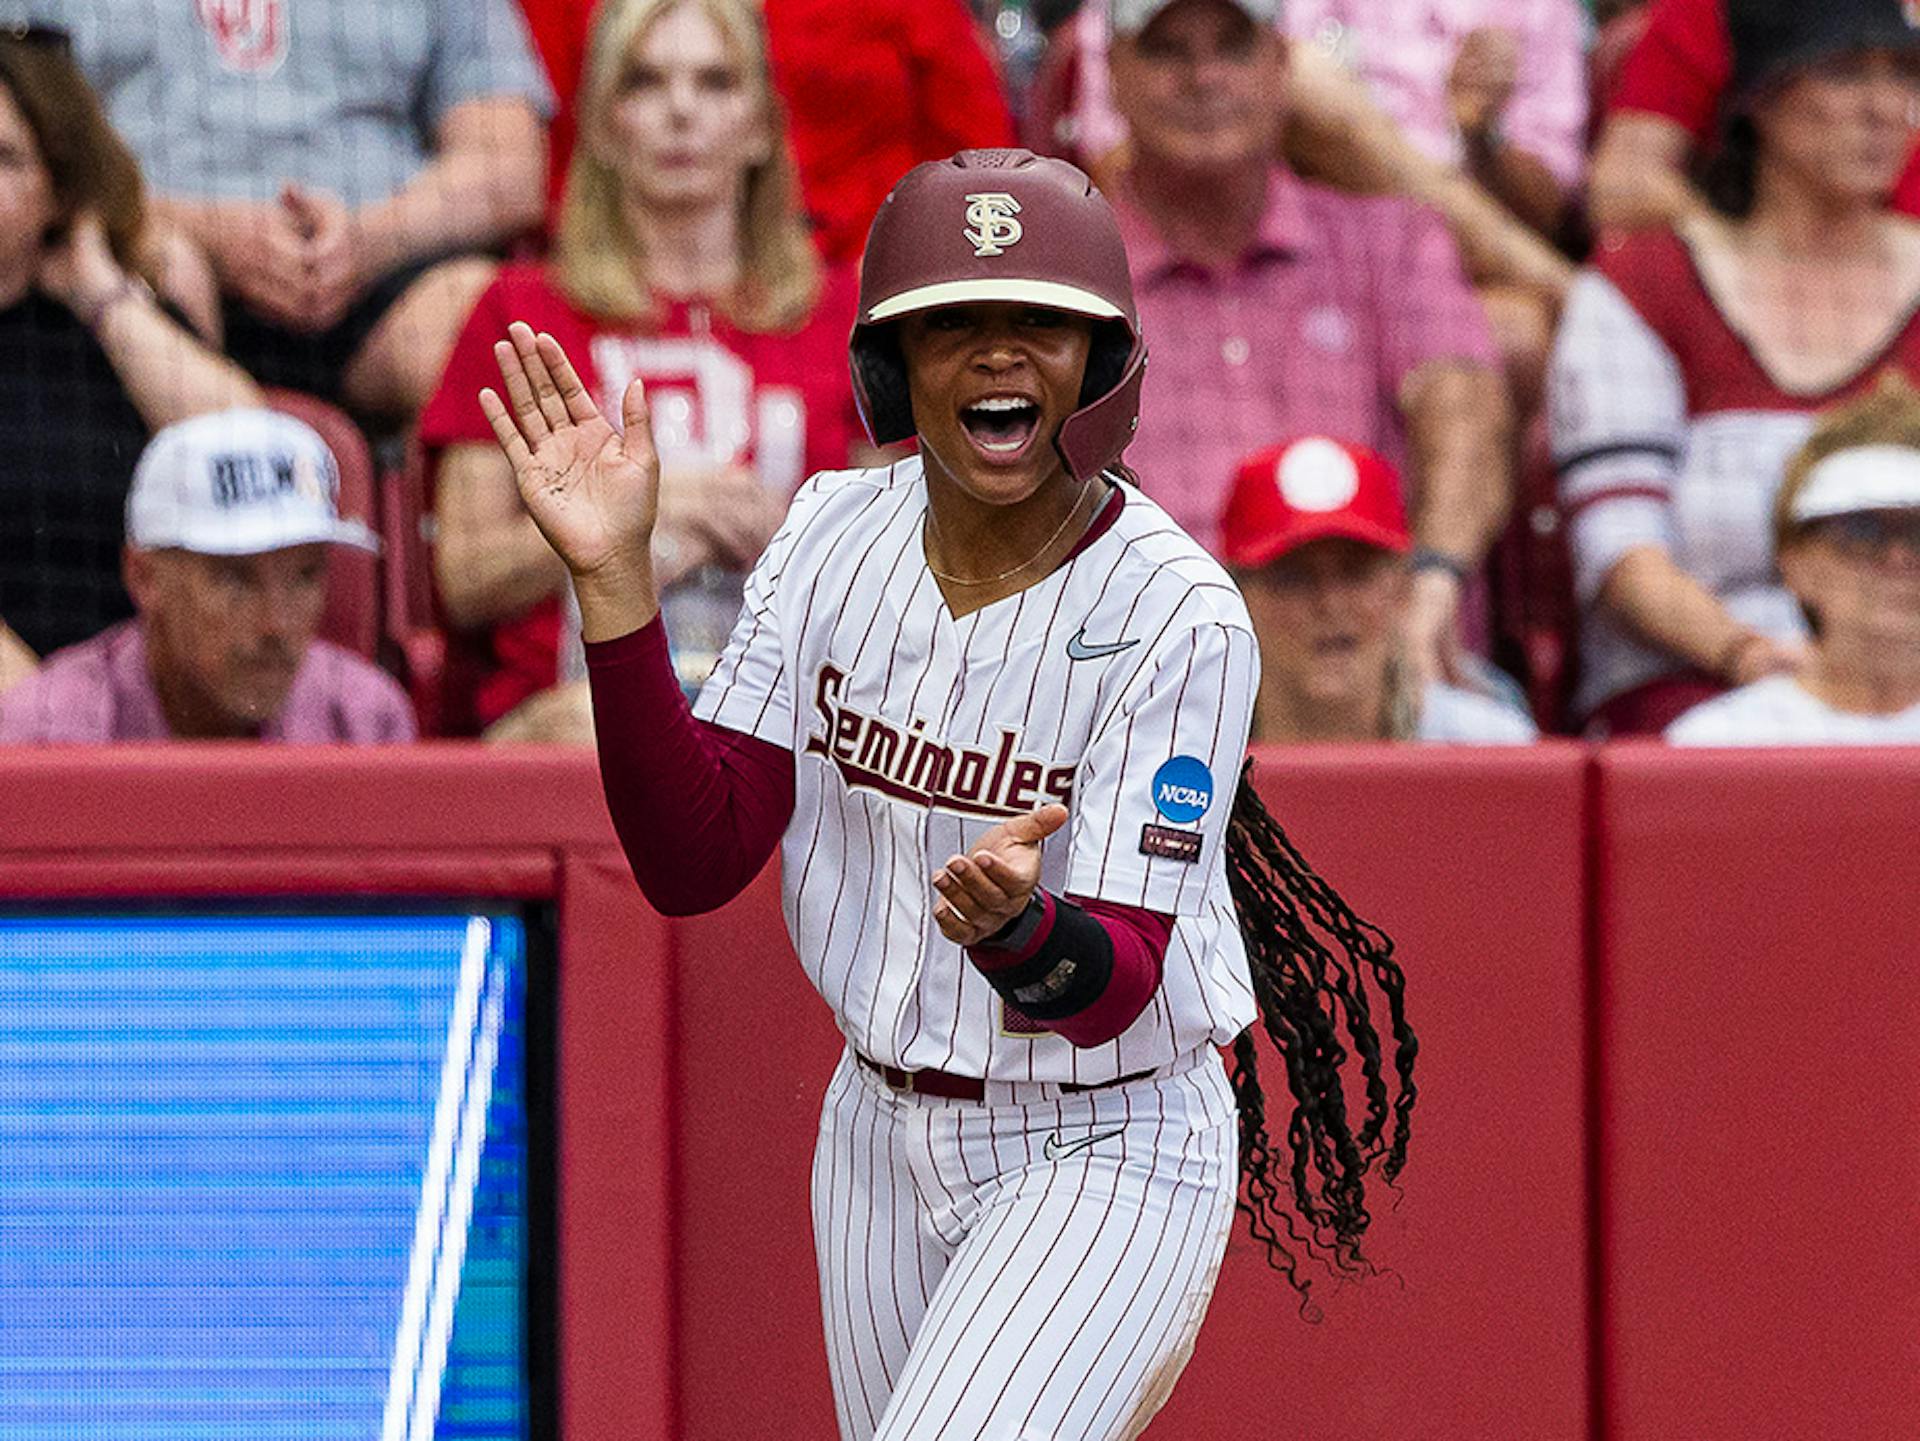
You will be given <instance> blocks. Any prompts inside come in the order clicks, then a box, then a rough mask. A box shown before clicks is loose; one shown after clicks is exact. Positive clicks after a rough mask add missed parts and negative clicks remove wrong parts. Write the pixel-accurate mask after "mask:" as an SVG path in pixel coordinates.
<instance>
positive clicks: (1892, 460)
mask: <svg viewBox="0 0 1920 1441" xmlns="http://www.w3.org/2000/svg"><path fill="white" fill-rule="evenodd" d="M1774 541H1775V550H1776V554H1777V556H1778V559H1779V565H1780V572H1781V575H1782V576H1783V577H1784V579H1785V580H1786V583H1787V588H1788V589H1789V590H1790V591H1792V592H1793V594H1794V596H1795V598H1796V599H1798V600H1799V602H1800V607H1801V610H1802V611H1803V612H1804V613H1805V615H1806V619H1807V626H1808V629H1809V630H1810V631H1811V632H1812V635H1813V639H1812V641H1811V643H1810V645H1809V647H1808V652H1807V660H1806V662H1805V664H1804V665H1802V666H1801V667H1800V668H1799V669H1798V670H1797V671H1794V672H1792V673H1790V674H1778V675H1772V676H1769V677H1767V678H1766V679H1764V680H1760V681H1756V682H1754V683H1753V684H1752V685H1748V686H1743V687H1741V688H1740V689H1739V690H1736V691H1733V692H1731V693H1729V694H1727V695H1724V696H1720V697H1719V698H1717V699H1715V700H1711V701H1708V702H1706V704H1704V705H1699V706H1695V707H1694V708H1693V709H1692V710H1690V711H1688V712H1687V713H1686V714H1685V715H1683V716H1682V717H1680V719H1679V720H1677V721H1675V722H1674V723H1673V724H1672V725H1671V726H1669V727H1668V728H1667V733H1666V734H1667V739H1668V740H1669V741H1671V742H1673V743H1674V744H1675V745H1696V746H1767V745H1913V744H1920V392H1916V391H1914V390H1913V389H1912V388H1911V387H1909V386H1908V385H1907V384H1906V382H1905V381H1902V380H1897V379H1896V380H1891V381H1888V382H1886V383H1885V384H1883V385H1882V387H1881V388H1880V389H1879V390H1878V391H1876V392H1875V393H1874V394H1872V395H1870V396H1868V397H1867V398H1866V399H1864V400H1861V401H1857V402H1855V403H1854V404H1852V405H1849V406H1846V407H1845V408H1843V409H1841V410H1837V411H1835V412H1834V413H1833V414H1832V415H1831V416H1830V417H1829V418H1828V419H1827V420H1826V421H1825V422H1824V423H1823V424H1822V425H1821V426H1820V428H1819V429H1817V430H1816V431H1815V432H1814V433H1813V437H1812V438H1811V439H1810V440H1809V441H1808V442H1807V443H1806V445H1805V446H1804V447H1802V449H1801V450H1800V452H1799V454H1797V455H1796V456H1795V457H1794V458H1793V460H1792V461H1791V462H1790V463H1789V465H1788V467H1787V478H1786V483H1785V484H1784V485H1782V487H1781V489H1780V495H1779V499H1778V501H1777V502H1776V505H1775V508H1774Z"/></svg>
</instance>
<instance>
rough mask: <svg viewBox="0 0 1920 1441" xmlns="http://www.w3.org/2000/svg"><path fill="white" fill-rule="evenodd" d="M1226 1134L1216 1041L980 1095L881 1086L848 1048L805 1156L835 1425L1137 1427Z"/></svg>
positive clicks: (1212, 1250) (1184, 1293) (1167, 1344)
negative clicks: (1207, 1047) (1113, 1071)
mask: <svg viewBox="0 0 1920 1441" xmlns="http://www.w3.org/2000/svg"><path fill="white" fill-rule="evenodd" d="M1089 1142H1090V1144H1088V1143H1089ZM1076 1143H1081V1144H1079V1145H1077V1146H1076ZM1237 1147H1238V1131H1237V1122H1236V1120H1235V1112H1234V1104H1233V1091H1232V1087H1231V1086H1230V1085H1229V1083H1228V1081H1227V1076H1226V1071H1225V1070H1224V1068H1223V1067H1222V1065H1221V1062H1220V1059H1219V1057H1218V1056H1217V1055H1215V1054H1214V1053H1213V1052H1211V1051H1207V1052H1205V1053H1202V1054H1196V1055H1194V1056H1192V1057H1190V1058H1187V1059H1185V1060H1183V1061H1182V1062H1181V1063H1179V1064H1177V1065H1175V1066H1170V1067H1167V1068H1164V1069H1163V1070H1160V1071H1156V1072H1154V1073H1153V1074H1152V1075H1151V1076H1149V1077H1146V1078H1144V1079H1142V1080H1138V1081H1132V1082H1129V1083H1127V1084H1126V1085H1123V1086H1113V1087H1110V1088H1107V1089H1104V1090H1098V1091H1087V1092H1081V1093H1077V1094H1071V1095H1060V1094H1059V1088H1058V1087H1056V1086H1052V1085H1047V1084H1043V1083H1038V1082H1033V1083H1003V1082H989V1083H988V1086H987V1098H986V1100H985V1101H984V1102H974V1101H955V1100H947V1099H944V1098H941V1097H937V1096H918V1095H908V1094H897V1093H895V1092H893V1091H890V1090H889V1089H888V1088H887V1086H886V1083H885V1082H884V1081H883V1080H881V1078H880V1077H878V1076H876V1075H874V1074H873V1073H872V1072H871V1071H869V1070H867V1069H866V1068H865V1067H864V1066H861V1065H859V1064H857V1063H856V1062H855V1061H854V1059H853V1057H852V1055H851V1054H848V1055H846V1056H843V1057H842V1058H841V1062H840V1067H839V1069H838V1070H837V1071H836V1072H835V1073H834V1078H833V1082H832V1084H831V1085H830V1086H829V1087H828V1090H827V1099H826V1106H825V1110H824V1113H823V1114H822V1116H821V1122H820V1141H819V1146H818V1148H817V1149H816V1151H815V1153H814V1164H813V1232H814V1245H815V1249H816V1251H817V1253H818V1258H819V1263H820V1303H821V1311H822V1314H823V1316H824V1318H825V1320H826V1331H827V1360H828V1366H829V1369H830V1370H831V1372H832V1377H833V1392H834V1404H835V1406H836V1408H837V1410H838V1413H839V1419H840V1434H841V1436H842V1437H843V1438H845V1441H1130V1438H1132V1437H1135V1436H1138V1435H1139V1434H1140V1433H1141V1431H1143V1430H1144V1429H1145V1427H1146V1424H1147V1422H1148V1421H1149V1420H1150V1419H1151V1418H1152V1416H1153V1414H1154V1412H1155V1411H1157V1410H1159V1408H1160V1405H1161V1403H1162V1402H1164V1401H1165V1400H1166V1398H1167V1395H1168V1394H1169V1393H1170V1392H1171V1390H1172V1389H1173V1383H1174V1381H1175V1380H1176V1379H1178V1377H1179V1375H1180V1372H1181V1370H1182V1369H1183V1368H1184V1367H1185V1366H1186V1363H1187V1358H1188V1357H1189V1356H1190V1355H1191V1354H1192V1351H1193V1342H1194V1338H1195V1336H1196V1335H1197V1334H1198V1332H1199V1329H1200V1321H1201V1318H1202V1317H1203V1316H1204V1315H1205V1314H1206V1308H1207V1301H1208V1298H1209V1297H1210V1296H1211V1295H1212V1293H1213V1283H1214V1278H1215V1276H1216V1275H1217V1274H1218V1272H1219V1268H1220V1258H1221V1256H1222V1255H1223V1254H1224V1253H1225V1250H1226V1243H1227V1233H1228V1231H1229V1230H1230V1229H1231V1227H1232V1224H1233V1204H1234V1197H1235V1194H1236V1191H1237V1186H1238V1161H1237ZM1050 1153H1051V1154H1053V1155H1054V1156H1055V1157H1056V1159H1049V1154H1050Z"/></svg>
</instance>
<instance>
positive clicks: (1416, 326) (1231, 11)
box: [1109, 0, 1510, 681]
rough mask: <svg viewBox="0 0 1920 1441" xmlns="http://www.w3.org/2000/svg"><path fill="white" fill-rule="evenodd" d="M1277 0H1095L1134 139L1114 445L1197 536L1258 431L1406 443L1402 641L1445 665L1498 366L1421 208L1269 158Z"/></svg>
mask: <svg viewBox="0 0 1920 1441" xmlns="http://www.w3.org/2000/svg"><path fill="white" fill-rule="evenodd" d="M1275 8H1276V6H1275V3H1274V0H1232V3H1230V0H1158V3H1155V0H1128V3H1127V4H1125V5H1124V6H1120V5H1116V6H1115V7H1114V31H1115V38H1114V44H1113V48H1112V51H1111V53H1110V57H1109V62H1110V65H1111V68H1112V76H1113V93H1114V96H1115V97H1116V99H1117V100H1118V101H1119V103H1120V106H1121V110H1122V112H1123V115H1124V118H1125V119H1126V121H1127V124H1128V128H1129V131H1130V133H1131V136H1132V147H1133V152H1134V154H1133V160H1132V163H1131V164H1130V166H1129V167H1128V169H1127V171H1126V172H1125V175H1124V183H1123V184H1122V186H1121V187H1120V189H1119V192H1118V194H1117V195H1116V197H1115V210H1116V211H1117V213H1118V215H1119V217H1120V223H1121V229H1122V233H1123V234H1124V235H1125V236H1126V239H1127V250H1128V258H1129V261H1130V263H1131V264H1132V267H1133V272H1134V287H1135V292H1136V294H1137V296H1138V298H1139V304H1140V316H1141V322H1142V325H1143V327H1144V328H1145V330H1146V333H1147V335H1148V336H1149V337H1150V340H1151V344H1152V345H1153V348H1154V354H1155V362H1154V365H1153V367H1152V369H1151V370H1150V371H1149V372H1148V379H1147V385H1146V390H1145V392H1144V394H1143V396H1142V400H1141V413H1140V433H1139V437H1138V439H1137V440H1136V441H1135V443H1134V447H1133V451H1132V453H1133V456H1134V458H1135V463H1136V464H1137V465H1138V467H1139V469H1140V472H1141V474H1142V475H1145V476H1147V477H1149V478H1150V479H1151V480H1152V484H1153V489H1152V492H1151V493H1152V494H1153V496H1154V498H1155V499H1156V500H1158V501H1159V502H1160V503H1161V504H1162V505H1163V506H1165V507H1166V508H1167V510H1168V511H1169V513H1171V514H1172V516H1173V518H1174V519H1175V520H1176V521H1178V522H1179V523H1180V524H1181V525H1182V526H1183V527H1184V528H1185V529H1186V530H1187V531H1188V532H1189V533H1190V534H1191V535H1193V537H1194V538H1195V539H1196V540H1198V541H1200V543H1201V544H1202V545H1205V546H1207V547H1209V548H1210V549H1212V548H1217V546H1218V544H1219V530H1218V528H1219V520H1220V513H1221V506H1222V503H1223V501H1224V500H1225V497H1226V493H1227V489H1228V487H1229V486H1230V484H1231V483H1232V481H1233V476H1234V471H1235V468H1236V467H1237V465H1238V463H1239V460H1240V458H1241V457H1242V456H1244V455H1246V454H1248V453H1249V452H1251V451H1253V450H1255V449H1257V448H1258V447H1259V446H1261V445H1263V444H1265V443H1267V442H1268V441H1270V440H1271V439H1272V437H1274V436H1276V435H1298V434H1303V433H1308V432H1313V431H1318V432H1320V433H1323V434H1333V435H1337V436H1338V437H1339V438H1340V439H1342V440H1350V441H1354V442H1357V443H1359V444H1363V445H1370V446H1372V447H1373V448H1374V449H1376V450H1378V451H1380V452H1381V453H1382V454H1384V455H1386V456H1388V457H1389V458H1390V459H1391V460H1393V461H1394V462H1395V463H1396V464H1400V463H1402V462H1403V461H1405V462H1406V465H1405V470H1406V473H1407V477H1408V480H1409V484H1410V489H1411V491H1412V495H1411V506H1410V508H1411V509H1412V511H1413V514H1414V534H1415V537H1416V539H1417V542H1418V549H1417V551H1416V554H1415V556H1414V559H1413V568H1414V571H1415V579H1414V584H1413V601H1412V605H1411V607H1410V609H1409V614H1408V621H1407V626H1408V634H1409V643H1408V649H1409V653H1410V654H1411V656H1412V657H1413V659H1414V663H1415V666H1416V668H1417V670H1418V672H1419V676H1420V679H1422V680H1423V681H1424V680H1426V679H1429V678H1431V677H1433V676H1434V675H1436V674H1442V673H1451V672H1454V671H1455V670H1456V667H1457V664H1458V662H1457V649H1458V640H1459V628H1458V623H1459V620H1460V616H1461V608H1462V600H1463V593H1464V587H1465V582H1466V581H1467V580H1468V579H1469V578H1470V577H1471V576H1472V574H1473V572H1474V571H1475V570H1476V569H1477V568H1478V566H1479V563H1480V560H1481V558H1482V556H1483V555H1484V554H1485V551H1486V547H1487V546H1488V544H1489V543H1490V542H1491V541H1492V539H1493V537H1494V536H1495V535H1496V534H1498V532H1499V529H1500V526H1501V523H1502V521H1503V519H1504V517H1505V514H1506V507H1507V503H1508V500H1509V465H1508V462H1507V458H1506V457H1507V445H1508V441H1509V430H1510V415H1509V410H1508V405H1507V397H1506V387H1505V385H1504V384H1503V383H1502V379H1501V376H1500V372H1499V362H1498V356H1497V354H1496V352H1495V350H1494V346H1493V341H1492V338H1491V336H1490V335H1489V333H1488V329H1487V322H1486V318H1485V316H1484V315H1483V314H1482V312H1481V309H1480V306H1479V303H1478V302H1477V300H1476V299H1475V298H1474V295H1473V292H1472V291H1471V290H1470V289H1469V288H1468V286H1467V283H1466V279H1465V277H1464V275H1463V274H1462V272H1461V266H1460V258H1459V255H1458V252H1457V251H1456V250H1455V248H1454V245H1453V242H1452V240H1451V238H1450V237H1449V236H1448V234H1447V230H1446V227H1445V226H1444V224H1442V222H1441V221H1440V219H1439V217H1438V216H1436V215H1434V214H1433V213H1432V212H1430V211H1428V210H1426V209H1425V208H1424V207H1421V206H1418V205H1416V204H1414V203H1413V202H1411V201H1408V200H1405V199H1402V198H1400V197H1398V196H1392V195H1380V196H1366V197H1360V196H1352V195H1345V194H1340V193H1338V192H1335V191H1332V190H1327V189H1323V188H1321V187H1319V186H1316V185H1309V184H1306V183H1304V182H1302V181H1301V180H1299V179H1298V178H1297V177H1296V176H1294V175H1292V174H1291V173H1290V172H1288V171H1287V170H1285V169H1284V168H1282V167H1281V166H1280V165H1278V164H1277V163H1276V162H1275V161H1274V160H1273V155H1274V150H1275V144H1276V141H1277V138H1278V137H1277V132H1278V129H1279V127H1280V126H1281V125H1282V124H1284V123H1285V118H1286V116H1285V109H1286V107H1285V103H1284V98H1283V97H1284V94H1285V88H1286V81H1285V76H1286V73H1287V71H1286V65H1287V58H1286V56H1287V52H1286V42H1285V41H1284V40H1283V39H1282V38H1281V37H1280V36H1279V35H1278V34H1276V33H1275V32H1274V29H1273V18H1274V11H1275Z"/></svg>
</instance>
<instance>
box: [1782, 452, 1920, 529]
mask: <svg viewBox="0 0 1920 1441" xmlns="http://www.w3.org/2000/svg"><path fill="white" fill-rule="evenodd" d="M1914 509H1920V450H1916V449H1914V448H1913V447H1912V446H1908V445H1860V446H1855V447H1854V448H1853V449H1851V450H1840V451H1835V452H1834V453H1833V454H1832V455H1829V456H1828V457H1827V458H1826V459H1825V460H1822V461H1821V462H1820V463H1819V464H1818V465H1816V466H1814V468H1813V469H1812V470H1810V471H1808V472H1807V478H1806V479H1805V480H1803V481H1802V482H1801V483H1800V489H1799V491H1798V492H1797V493H1796V494H1795V495H1794V497H1793V501H1792V515H1793V519H1794V521H1795V522H1796V523H1797V522H1800V521H1810V520H1825V519H1827V517H1829V516H1834V515H1851V514H1853V513H1854V512H1856V511H1862V510H1914Z"/></svg>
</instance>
